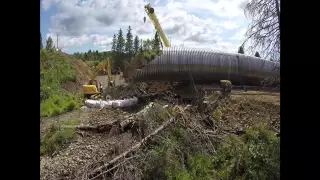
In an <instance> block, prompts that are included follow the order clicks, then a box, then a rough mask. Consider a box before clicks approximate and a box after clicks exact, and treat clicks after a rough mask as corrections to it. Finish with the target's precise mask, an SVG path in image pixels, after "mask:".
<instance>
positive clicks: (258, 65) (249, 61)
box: [134, 47, 280, 86]
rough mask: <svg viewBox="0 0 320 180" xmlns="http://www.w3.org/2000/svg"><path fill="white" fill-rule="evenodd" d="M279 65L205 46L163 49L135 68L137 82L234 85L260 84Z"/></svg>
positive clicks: (274, 72)
mask: <svg viewBox="0 0 320 180" xmlns="http://www.w3.org/2000/svg"><path fill="white" fill-rule="evenodd" d="M279 66H280V64H279V63H278V62H273V61H269V60H265V59H262V58H257V57H252V56H247V55H243V54H236V53H225V52H219V51H214V50H206V49H191V48H177V47H175V48H165V49H163V53H162V54H161V55H160V56H157V57H156V58H155V59H154V60H152V61H151V62H150V63H149V64H148V65H146V66H145V67H143V68H142V69H141V71H138V72H137V73H136V74H135V76H134V80H136V81H156V80H171V81H188V80H190V73H189V71H190V72H191V75H192V78H193V80H194V81H195V82H198V83H215V82H219V81H220V80H230V81H231V82H232V83H233V84H244V85H252V86H259V85H260V83H261V81H262V80H263V79H265V78H266V77H269V76H274V75H276V73H278V72H277V71H276V69H278V68H277V67H279Z"/></svg>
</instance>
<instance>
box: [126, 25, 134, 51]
mask: <svg viewBox="0 0 320 180" xmlns="http://www.w3.org/2000/svg"><path fill="white" fill-rule="evenodd" d="M131 30H132V29H131V27H130V26H129V28H128V33H127V40H126V44H125V52H126V53H127V55H128V57H132V55H133V39H132V38H133V36H132V33H131Z"/></svg>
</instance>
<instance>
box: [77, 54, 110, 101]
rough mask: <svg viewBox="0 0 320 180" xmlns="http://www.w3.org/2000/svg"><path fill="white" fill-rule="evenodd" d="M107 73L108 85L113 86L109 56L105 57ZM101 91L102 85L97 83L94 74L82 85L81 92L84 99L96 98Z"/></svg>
mask: <svg viewBox="0 0 320 180" xmlns="http://www.w3.org/2000/svg"><path fill="white" fill-rule="evenodd" d="M107 73H108V86H109V87H113V85H114V83H113V81H112V74H111V63H110V59H109V57H107ZM101 93H102V85H101V84H98V81H97V80H96V75H95V74H94V75H93V77H92V78H91V79H90V80H89V82H88V84H86V85H83V94H84V97H85V98H86V99H97V98H99V97H100V96H99V95H101Z"/></svg>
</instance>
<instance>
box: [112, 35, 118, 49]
mask: <svg viewBox="0 0 320 180" xmlns="http://www.w3.org/2000/svg"><path fill="white" fill-rule="evenodd" d="M111 51H112V52H113V53H114V52H116V51H117V37H116V34H113V39H112V47H111Z"/></svg>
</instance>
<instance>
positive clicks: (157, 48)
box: [152, 32, 161, 54]
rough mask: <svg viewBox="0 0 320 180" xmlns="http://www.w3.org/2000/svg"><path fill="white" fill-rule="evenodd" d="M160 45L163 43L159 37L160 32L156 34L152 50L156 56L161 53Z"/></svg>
mask: <svg viewBox="0 0 320 180" xmlns="http://www.w3.org/2000/svg"><path fill="white" fill-rule="evenodd" d="M160 43H161V40H160V37H159V35H158V32H156V34H155V35H154V39H153V47H152V50H153V51H154V52H155V53H156V54H159V52H160Z"/></svg>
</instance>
